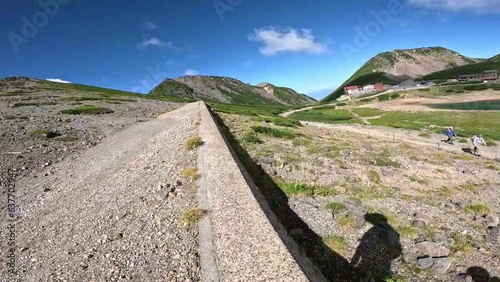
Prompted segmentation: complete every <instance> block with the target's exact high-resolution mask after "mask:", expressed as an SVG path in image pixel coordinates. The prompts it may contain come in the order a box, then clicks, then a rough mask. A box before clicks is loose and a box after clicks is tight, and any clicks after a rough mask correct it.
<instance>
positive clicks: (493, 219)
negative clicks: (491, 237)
mask: <svg viewBox="0 0 500 282" xmlns="http://www.w3.org/2000/svg"><path fill="white" fill-rule="evenodd" d="M499 222H500V219H499V218H498V216H494V215H487V216H486V224H488V227H495V226H498V223H499Z"/></svg>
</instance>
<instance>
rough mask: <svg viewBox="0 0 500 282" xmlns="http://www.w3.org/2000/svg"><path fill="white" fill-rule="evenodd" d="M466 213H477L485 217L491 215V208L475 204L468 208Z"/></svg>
mask: <svg viewBox="0 0 500 282" xmlns="http://www.w3.org/2000/svg"><path fill="white" fill-rule="evenodd" d="M465 211H466V212H468V213H476V214H483V215H484V214H489V213H491V208H490V207H489V206H488V205H485V204H475V205H468V206H466V207H465Z"/></svg>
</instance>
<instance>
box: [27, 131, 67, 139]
mask: <svg viewBox="0 0 500 282" xmlns="http://www.w3.org/2000/svg"><path fill="white" fill-rule="evenodd" d="M29 135H30V136H31V137H34V138H47V139H51V138H56V137H59V136H61V134H60V133H58V132H56V131H52V130H48V129H34V130H32V131H30V132H29Z"/></svg>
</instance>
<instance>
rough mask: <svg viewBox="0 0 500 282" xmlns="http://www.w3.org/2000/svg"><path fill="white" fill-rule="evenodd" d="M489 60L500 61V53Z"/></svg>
mask: <svg viewBox="0 0 500 282" xmlns="http://www.w3.org/2000/svg"><path fill="white" fill-rule="evenodd" d="M488 61H492V62H500V54H498V55H496V56H493V57H491V58H490V59H488Z"/></svg>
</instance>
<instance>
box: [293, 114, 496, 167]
mask: <svg viewBox="0 0 500 282" xmlns="http://www.w3.org/2000/svg"><path fill="white" fill-rule="evenodd" d="M301 123H302V124H303V125H306V126H314V127H318V128H330V129H335V130H339V131H344V132H353V133H356V134H363V135H367V136H370V137H375V138H378V139H385V140H388V141H389V142H391V141H395V142H407V143H411V144H415V145H418V146H422V149H437V148H438V146H439V149H441V150H445V151H449V152H455V153H460V154H466V152H464V150H467V149H471V145H470V144H461V143H457V142H455V145H450V144H447V143H443V142H441V141H440V140H443V139H445V138H444V135H438V134H431V136H430V137H422V136H419V133H420V132H418V131H412V130H405V129H396V128H389V127H379V126H362V125H338V124H326V123H319V122H307V121H301ZM479 152H480V154H481V155H482V157H484V158H489V159H494V158H498V157H500V148H499V147H498V146H497V147H484V146H481V147H480V148H479Z"/></svg>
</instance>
